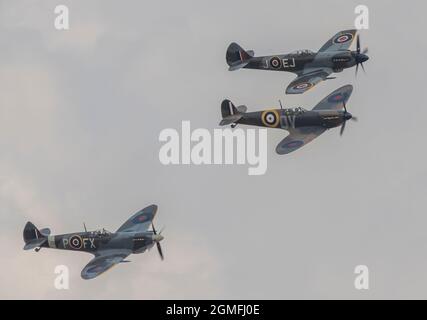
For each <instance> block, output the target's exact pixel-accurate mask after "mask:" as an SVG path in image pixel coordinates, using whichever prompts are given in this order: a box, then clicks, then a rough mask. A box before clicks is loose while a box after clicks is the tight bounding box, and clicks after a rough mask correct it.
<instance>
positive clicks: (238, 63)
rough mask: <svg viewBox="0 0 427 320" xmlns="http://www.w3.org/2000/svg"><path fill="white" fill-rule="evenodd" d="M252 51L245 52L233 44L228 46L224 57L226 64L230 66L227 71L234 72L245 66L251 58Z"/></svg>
mask: <svg viewBox="0 0 427 320" xmlns="http://www.w3.org/2000/svg"><path fill="white" fill-rule="evenodd" d="M253 56H254V52H253V51H246V50H244V49H243V48H242V47H241V46H239V45H238V44H237V43H235V42H233V43H232V44H230V45H229V46H228V49H227V54H226V56H225V58H226V60H227V64H228V65H229V66H230V68H228V70H230V71H234V70H237V69H240V68H243V67H244V66H246V65H247V64H248V63H249V62H250V60H251V59H252V58H253Z"/></svg>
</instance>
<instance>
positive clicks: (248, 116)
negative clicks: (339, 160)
mask: <svg viewBox="0 0 427 320" xmlns="http://www.w3.org/2000/svg"><path fill="white" fill-rule="evenodd" d="M352 91H353V86H352V85H346V86H343V87H341V88H339V89H337V90H335V91H333V92H332V93H331V94H329V95H328V96H327V97H326V98H324V99H323V100H322V101H320V102H319V103H318V104H317V105H316V106H315V107H314V108H313V109H312V110H310V111H309V110H305V109H303V108H300V107H298V108H288V109H283V107H282V104H281V103H280V107H281V108H280V109H268V110H264V111H256V112H246V111H247V107H246V106H244V105H241V106H238V107H236V106H235V105H234V104H233V103H232V102H231V101H230V100H224V101H223V102H222V103H221V113H222V118H223V119H222V120H221V122H220V123H219V125H220V126H226V125H231V127H232V128H235V127H236V126H237V125H238V124H245V125H252V126H259V127H267V128H278V129H285V130H287V131H289V135H288V136H286V138H284V139H283V140H282V141H281V142H280V143H279V144H278V145H277V148H276V152H277V153H278V154H281V155H282V154H288V153H291V152H293V151H295V150H297V149H299V148H301V147H302V146H304V145H306V144H307V143H309V142H310V141H312V140H313V139H315V138H317V137H318V136H320V135H321V134H322V133H323V132H325V131H326V130H328V129H330V128H334V127H338V126H341V130H340V135H342V134H343V133H344V129H345V124H346V122H347V121H348V120H350V119H351V120H353V121H357V118H355V117H353V116H352V114H351V113H349V112H348V111H347V107H346V103H347V101H348V99H349V98H350V95H351V93H352Z"/></svg>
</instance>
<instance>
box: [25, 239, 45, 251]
mask: <svg viewBox="0 0 427 320" xmlns="http://www.w3.org/2000/svg"><path fill="white" fill-rule="evenodd" d="M46 241H47V238H39V239H34V240H31V241H29V242H27V243H26V244H25V246H24V250H31V249H35V248H39V247H41V246H42V245H43V244H44V243H45V242H46Z"/></svg>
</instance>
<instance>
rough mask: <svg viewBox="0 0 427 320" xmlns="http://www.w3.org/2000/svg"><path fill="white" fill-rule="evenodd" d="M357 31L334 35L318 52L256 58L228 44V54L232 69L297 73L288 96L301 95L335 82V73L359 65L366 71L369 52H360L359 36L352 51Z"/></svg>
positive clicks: (228, 62)
mask: <svg viewBox="0 0 427 320" xmlns="http://www.w3.org/2000/svg"><path fill="white" fill-rule="evenodd" d="M356 33H357V30H344V31H340V32H338V33H337V34H336V35H334V36H333V37H332V38H331V39H330V40H328V42H326V43H325V44H324V45H323V46H322V47H321V48H320V50H319V51H318V52H313V51H310V50H298V51H295V52H292V53H289V54H281V55H273V56H262V57H255V56H254V52H253V51H252V50H250V51H245V50H244V49H242V47H240V46H239V45H238V44H237V43H232V44H230V45H229V47H228V49H227V54H226V60H227V64H228V65H229V70H230V71H234V70H237V69H240V68H245V69H260V70H272V71H288V72H293V73H296V74H297V78H296V79H295V80H293V81H292V82H291V83H290V84H289V85H288V87H287V89H286V93H287V94H301V93H304V92H306V91H307V90H309V89H311V88H313V87H314V86H315V85H316V84H318V83H319V82H320V81H323V80H330V79H335V78H334V77H329V76H330V75H331V74H332V73H334V72H335V73H336V72H341V71H343V70H344V69H346V68H351V67H353V66H356V74H357V71H358V69H359V65H361V66H362V69H363V71H365V68H364V66H363V62H365V61H367V60H368V59H369V57H368V56H367V55H366V54H367V53H368V49H367V48H365V49H364V50H363V51H361V49H360V38H359V36H357V47H356V50H355V51H351V50H349V48H350V46H351V44H352V43H353V40H354V38H355V36H356Z"/></svg>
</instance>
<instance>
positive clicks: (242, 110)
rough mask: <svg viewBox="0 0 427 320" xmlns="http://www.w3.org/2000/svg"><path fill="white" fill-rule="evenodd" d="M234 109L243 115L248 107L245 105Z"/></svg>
mask: <svg viewBox="0 0 427 320" xmlns="http://www.w3.org/2000/svg"><path fill="white" fill-rule="evenodd" d="M236 109H237V111H239V112H240V113H245V112H246V111H247V110H248V107H246V106H245V105H241V106H238V107H236Z"/></svg>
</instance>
